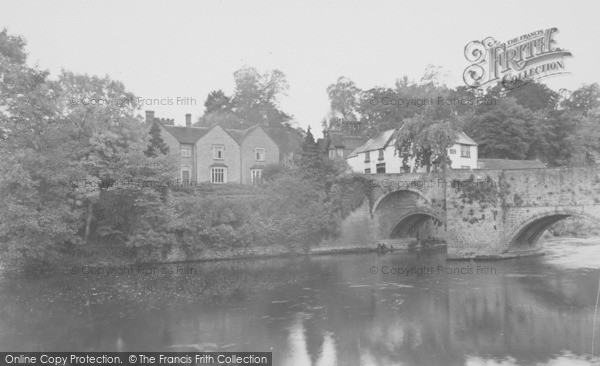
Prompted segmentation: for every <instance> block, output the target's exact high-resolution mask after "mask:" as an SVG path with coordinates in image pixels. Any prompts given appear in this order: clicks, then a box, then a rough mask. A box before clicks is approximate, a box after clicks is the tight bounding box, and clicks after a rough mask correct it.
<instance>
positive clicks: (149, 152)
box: [144, 123, 169, 158]
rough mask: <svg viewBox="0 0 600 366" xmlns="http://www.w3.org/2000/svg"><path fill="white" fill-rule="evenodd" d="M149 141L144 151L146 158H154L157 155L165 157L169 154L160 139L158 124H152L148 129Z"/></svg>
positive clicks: (167, 148) (167, 147) (165, 145)
mask: <svg viewBox="0 0 600 366" xmlns="http://www.w3.org/2000/svg"><path fill="white" fill-rule="evenodd" d="M149 134H150V141H149V144H148V148H147V149H146V151H144V154H146V156H148V157H151V158H154V157H157V156H158V155H159V154H162V155H167V154H168V153H169V146H167V144H166V143H165V141H164V140H163V139H162V136H161V132H160V127H159V126H158V124H156V123H153V124H152V127H150V132H149Z"/></svg>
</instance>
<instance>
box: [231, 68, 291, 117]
mask: <svg viewBox="0 0 600 366" xmlns="http://www.w3.org/2000/svg"><path fill="white" fill-rule="evenodd" d="M233 76H234V79H235V92H234V96H233V103H234V105H235V113H236V115H238V116H239V117H240V118H241V119H242V120H244V121H245V122H246V123H250V124H251V125H254V124H261V125H264V126H269V127H275V128H276V127H278V126H280V125H283V124H286V123H288V122H290V121H291V119H292V118H291V116H289V115H288V114H286V113H285V112H283V111H282V110H281V109H280V108H279V99H280V98H281V96H284V95H286V92H287V90H288V89H289V84H288V82H287V80H286V77H285V75H284V74H283V72H281V71H279V70H272V71H267V72H264V73H262V74H261V73H259V72H258V71H257V70H256V69H255V68H253V67H245V68H242V69H240V70H237V71H236V72H234V73H233Z"/></svg>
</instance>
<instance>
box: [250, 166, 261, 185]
mask: <svg viewBox="0 0 600 366" xmlns="http://www.w3.org/2000/svg"><path fill="white" fill-rule="evenodd" d="M250 172H251V173H252V183H259V182H260V181H262V169H252V170H251V171H250Z"/></svg>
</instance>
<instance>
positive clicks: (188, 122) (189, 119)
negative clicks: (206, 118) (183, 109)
mask: <svg viewBox="0 0 600 366" xmlns="http://www.w3.org/2000/svg"><path fill="white" fill-rule="evenodd" d="M185 125H186V126H187V127H190V126H191V125H192V115H191V114H190V113H186V114H185Z"/></svg>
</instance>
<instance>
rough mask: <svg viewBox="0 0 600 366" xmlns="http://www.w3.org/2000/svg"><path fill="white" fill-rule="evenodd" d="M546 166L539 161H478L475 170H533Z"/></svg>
mask: <svg viewBox="0 0 600 366" xmlns="http://www.w3.org/2000/svg"><path fill="white" fill-rule="evenodd" d="M545 167H546V164H544V163H542V162H541V161H539V160H511V159H478V160H477V169H489V170H509V169H535V168H545Z"/></svg>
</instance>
